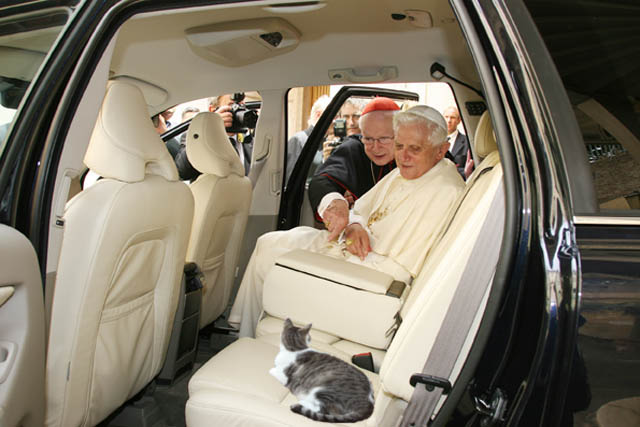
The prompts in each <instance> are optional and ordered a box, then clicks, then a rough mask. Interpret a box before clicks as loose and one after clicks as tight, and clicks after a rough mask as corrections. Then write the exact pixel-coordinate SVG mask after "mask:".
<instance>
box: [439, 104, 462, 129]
mask: <svg viewBox="0 0 640 427" xmlns="http://www.w3.org/2000/svg"><path fill="white" fill-rule="evenodd" d="M443 116H444V119H445V120H446V122H447V133H448V134H449V135H450V134H452V133H453V132H455V131H456V129H457V128H458V125H459V124H460V113H458V110H456V109H455V108H447V109H446V110H444V114H443Z"/></svg>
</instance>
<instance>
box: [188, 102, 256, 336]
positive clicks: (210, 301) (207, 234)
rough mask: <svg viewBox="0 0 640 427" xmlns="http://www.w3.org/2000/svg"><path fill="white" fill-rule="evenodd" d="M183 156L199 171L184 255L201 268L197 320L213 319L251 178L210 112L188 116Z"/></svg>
mask: <svg viewBox="0 0 640 427" xmlns="http://www.w3.org/2000/svg"><path fill="white" fill-rule="evenodd" d="M186 144H187V147H186V150H187V157H188V159H189V162H190V163H191V164H192V165H193V167H194V168H196V169H197V170H198V171H200V172H202V175H200V176H199V177H198V179H196V181H195V182H193V183H192V184H191V186H190V187H191V191H192V192H193V197H194V199H195V212H194V217H193V227H192V230H191V238H190V240H189V249H188V251H187V261H192V262H195V263H196V264H198V265H199V266H200V269H201V270H202V272H203V273H204V283H203V285H204V288H203V292H202V310H201V313H200V326H201V327H204V326H206V325H208V324H209V323H211V322H213V321H214V320H216V318H217V317H218V316H220V315H221V314H222V312H223V311H224V310H225V308H226V307H227V304H228V303H229V299H230V297H231V290H232V288H233V281H234V278H235V270H236V266H237V264H238V256H239V254H240V248H241V245H242V239H243V236H244V230H245V226H246V224H247V217H248V215H249V206H250V205H251V194H252V189H251V181H250V180H249V178H247V177H245V176H244V166H243V165H242V162H241V161H240V158H239V157H238V155H237V153H236V152H235V150H234V149H233V146H232V145H231V143H230V142H229V138H228V137H227V134H226V132H225V129H224V123H223V122H222V118H221V117H220V116H219V115H218V114H216V113H209V112H207V113H200V114H198V115H197V116H195V117H194V118H193V120H192V121H191V124H190V126H189V131H188V134H187V143H186Z"/></svg>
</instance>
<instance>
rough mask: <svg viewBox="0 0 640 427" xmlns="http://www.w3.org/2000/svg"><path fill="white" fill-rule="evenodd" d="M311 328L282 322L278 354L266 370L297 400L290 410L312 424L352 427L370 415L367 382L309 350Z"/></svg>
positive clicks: (355, 372)
mask: <svg viewBox="0 0 640 427" xmlns="http://www.w3.org/2000/svg"><path fill="white" fill-rule="evenodd" d="M310 329H311V324H309V325H307V326H305V327H304V328H298V327H296V326H294V325H293V323H292V322H291V320H290V319H286V320H285V322H284V328H283V330H282V335H281V342H280V352H279V353H278V355H277V356H276V358H275V366H274V367H273V368H271V370H269V373H270V374H271V375H273V376H274V377H275V378H276V379H277V380H278V381H280V382H281V383H282V384H284V385H285V386H286V387H287V388H288V389H289V390H290V391H291V393H293V394H294V395H295V396H296V397H297V398H298V403H296V404H293V405H291V410H292V411H293V412H295V413H297V414H300V415H304V416H305V417H307V418H311V419H312V420H315V421H323V422H329V423H352V422H356V421H360V420H364V419H367V418H369V417H370V416H371V414H372V413H373V401H374V400H373V389H372V387H371V383H370V382H369V379H368V378H367V377H366V375H365V374H363V373H362V372H361V371H360V370H358V369H357V368H356V367H354V366H352V365H350V364H349V363H347V362H345V361H343V360H340V359H338V358H337V357H334V356H331V355H330V354H326V353H322V352H319V351H316V350H313V349H311V348H309V343H310V342H311V337H310V335H309V330H310Z"/></svg>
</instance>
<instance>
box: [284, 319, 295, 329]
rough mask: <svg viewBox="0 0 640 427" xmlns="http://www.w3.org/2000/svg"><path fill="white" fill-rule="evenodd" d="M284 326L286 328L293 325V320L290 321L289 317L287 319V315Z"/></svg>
mask: <svg viewBox="0 0 640 427" xmlns="http://www.w3.org/2000/svg"><path fill="white" fill-rule="evenodd" d="M284 326H285V327H286V328H291V327H293V322H292V321H291V319H289V318H288V317H287V318H286V319H284Z"/></svg>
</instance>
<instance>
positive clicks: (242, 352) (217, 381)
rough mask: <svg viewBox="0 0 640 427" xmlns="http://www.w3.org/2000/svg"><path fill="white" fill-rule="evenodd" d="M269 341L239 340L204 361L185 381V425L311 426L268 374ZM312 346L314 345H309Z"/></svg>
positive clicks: (322, 348)
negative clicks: (293, 407) (186, 384)
mask: <svg viewBox="0 0 640 427" xmlns="http://www.w3.org/2000/svg"><path fill="white" fill-rule="evenodd" d="M274 344H275V343H274ZM274 344H272V343H269V342H266V341H264V340H259V339H253V338H241V339H239V340H238V341H236V342H234V343H233V344H231V345H230V346H228V347H227V348H225V349H224V350H222V351H221V352H220V353H218V354H217V355H216V357H214V358H212V359H210V360H209V361H208V362H207V363H205V364H204V365H203V366H202V367H201V368H200V369H199V370H198V371H197V372H196V373H195V374H194V375H193V377H192V378H191V380H190V381H189V400H188V401H187V405H186V409H185V416H186V421H187V425H188V426H190V427H200V426H202V427H204V426H207V427H210V426H225V427H227V426H228V427H234V426H246V427H249V426H251V427H254V426H292V427H293V426H317V425H318V423H317V422H315V421H312V420H310V419H308V418H305V417H303V416H302V415H298V414H295V413H293V412H291V410H290V409H289V407H290V405H292V404H293V403H295V402H296V401H297V399H296V397H295V396H293V395H292V394H291V393H289V390H288V389H287V388H286V387H284V386H283V385H282V384H280V383H279V382H278V380H276V379H275V378H274V377H272V376H271V375H270V374H269V370H270V369H271V368H272V367H273V365H274V359H275V357H276V354H278V351H279V349H278V347H277V346H276V345H274ZM312 347H314V348H317V347H316V346H315V345H313V343H312ZM319 347H320V348H318V350H320V351H327V350H328V351H327V352H329V351H331V348H330V346H328V345H326V344H320V345H319ZM336 353H339V351H336ZM332 354H335V353H333V352H332ZM335 355H336V356H338V357H340V356H341V358H343V359H344V358H345V357H347V355H345V354H342V355H339V354H335ZM365 374H366V375H367V377H368V378H369V380H370V381H371V383H372V385H373V388H374V392H375V393H377V389H378V386H379V382H378V376H377V375H376V374H373V373H371V372H365ZM348 425H354V426H364V425H367V424H365V422H359V423H353V424H348Z"/></svg>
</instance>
